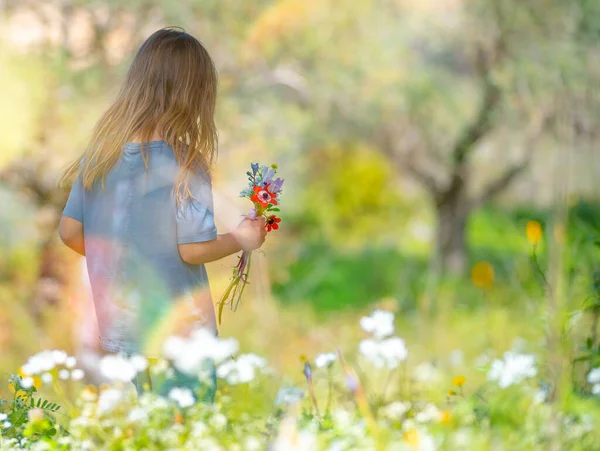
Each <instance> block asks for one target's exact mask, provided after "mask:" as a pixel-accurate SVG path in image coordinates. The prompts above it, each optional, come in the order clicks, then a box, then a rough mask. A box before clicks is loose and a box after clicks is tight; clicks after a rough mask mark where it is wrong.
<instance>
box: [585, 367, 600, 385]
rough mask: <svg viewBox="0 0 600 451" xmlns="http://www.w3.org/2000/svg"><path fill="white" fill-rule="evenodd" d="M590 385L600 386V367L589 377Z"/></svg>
mask: <svg viewBox="0 0 600 451" xmlns="http://www.w3.org/2000/svg"><path fill="white" fill-rule="evenodd" d="M587 381H588V384H592V385H593V384H600V367H598V368H594V369H593V370H592V371H590V372H589V373H588V375H587Z"/></svg>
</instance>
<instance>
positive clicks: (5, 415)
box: [0, 413, 8, 421]
mask: <svg viewBox="0 0 600 451" xmlns="http://www.w3.org/2000/svg"><path fill="white" fill-rule="evenodd" d="M7 418H8V415H7V414H5V413H0V421H4V420H6V419H7Z"/></svg>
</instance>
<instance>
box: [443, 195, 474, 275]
mask: <svg viewBox="0 0 600 451" xmlns="http://www.w3.org/2000/svg"><path fill="white" fill-rule="evenodd" d="M465 191H466V190H465V188H464V185H462V184H461V186H460V187H459V188H458V189H456V190H450V191H449V192H448V193H446V195H445V196H443V198H442V199H441V200H440V201H439V202H438V203H437V205H436V207H437V208H436V213H437V230H436V243H435V244H436V247H435V252H436V254H435V265H436V269H437V270H438V271H439V272H440V273H442V274H462V273H463V272H464V270H465V266H466V263H467V238H466V229H467V220H468V219H469V214H470V212H471V207H470V206H469V202H468V200H467V199H466V192H465Z"/></svg>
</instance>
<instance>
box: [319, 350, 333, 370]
mask: <svg viewBox="0 0 600 451" xmlns="http://www.w3.org/2000/svg"><path fill="white" fill-rule="evenodd" d="M336 360H337V354H336V353H335V352H326V353H323V354H319V355H318V356H317V357H316V358H315V365H316V366H317V368H325V367H328V366H330V365H332V364H333V362H335V361H336Z"/></svg>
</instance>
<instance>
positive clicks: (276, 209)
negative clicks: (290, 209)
mask: <svg viewBox="0 0 600 451" xmlns="http://www.w3.org/2000/svg"><path fill="white" fill-rule="evenodd" d="M271 211H280V210H279V208H271Z"/></svg>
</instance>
